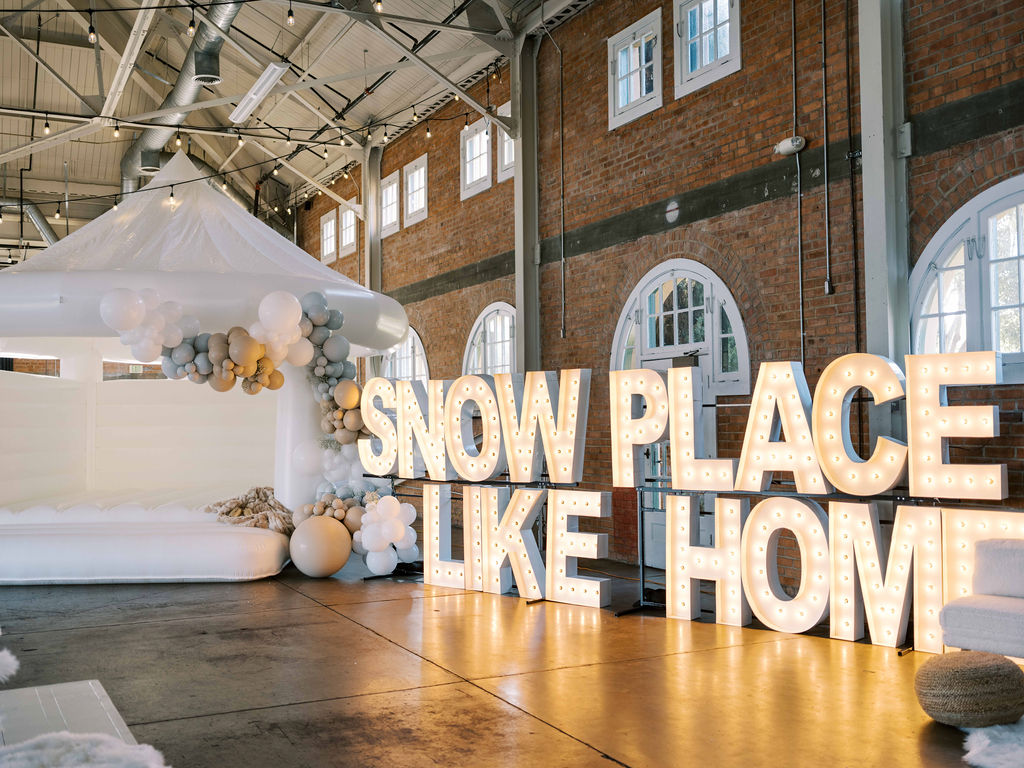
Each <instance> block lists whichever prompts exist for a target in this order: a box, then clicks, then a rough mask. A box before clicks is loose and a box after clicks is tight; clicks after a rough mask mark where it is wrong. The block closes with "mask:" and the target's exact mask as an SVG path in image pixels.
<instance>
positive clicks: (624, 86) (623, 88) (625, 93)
mask: <svg viewBox="0 0 1024 768" xmlns="http://www.w3.org/2000/svg"><path fill="white" fill-rule="evenodd" d="M627 104H629V81H628V80H627V79H626V78H623V79H622V80H619V106H620V107H624V106H626V105H627Z"/></svg>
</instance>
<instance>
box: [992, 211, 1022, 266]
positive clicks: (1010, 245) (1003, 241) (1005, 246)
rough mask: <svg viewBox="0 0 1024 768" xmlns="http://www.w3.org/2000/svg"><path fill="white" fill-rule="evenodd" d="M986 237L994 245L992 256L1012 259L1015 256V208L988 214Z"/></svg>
mask: <svg viewBox="0 0 1024 768" xmlns="http://www.w3.org/2000/svg"><path fill="white" fill-rule="evenodd" d="M988 237H989V241H990V242H991V243H992V246H993V247H994V250H995V253H994V254H993V256H992V258H995V259H1012V258H1014V257H1015V256H1017V209H1016V208H1008V209H1007V210H1005V211H1001V212H1000V213H997V214H996V215H995V216H990V217H989V219H988Z"/></svg>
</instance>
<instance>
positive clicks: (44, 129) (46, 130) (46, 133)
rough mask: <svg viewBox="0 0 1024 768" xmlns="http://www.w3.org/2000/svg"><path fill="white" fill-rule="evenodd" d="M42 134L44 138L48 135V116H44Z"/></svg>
mask: <svg viewBox="0 0 1024 768" xmlns="http://www.w3.org/2000/svg"><path fill="white" fill-rule="evenodd" d="M43 134H44V135H46V136H49V135H50V116H49V114H47V115H46V122H45V123H43Z"/></svg>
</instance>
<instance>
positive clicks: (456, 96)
mask: <svg viewBox="0 0 1024 768" xmlns="http://www.w3.org/2000/svg"><path fill="white" fill-rule="evenodd" d="M455 100H456V101H458V100H459V94H457V93H456V94H455Z"/></svg>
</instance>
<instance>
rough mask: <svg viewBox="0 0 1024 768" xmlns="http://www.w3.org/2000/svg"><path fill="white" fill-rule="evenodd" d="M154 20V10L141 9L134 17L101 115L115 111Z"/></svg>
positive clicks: (97, 42) (111, 113)
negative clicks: (133, 22)
mask: <svg viewBox="0 0 1024 768" xmlns="http://www.w3.org/2000/svg"><path fill="white" fill-rule="evenodd" d="M154 18H156V10H155V9H153V8H146V9H143V10H141V11H139V12H138V13H137V14H136V15H135V24H134V25H132V31H131V32H130V33H129V34H128V43H127V45H126V46H125V49H124V51H123V52H122V53H121V60H120V61H119V62H118V64H117V71H116V72H114V78H113V80H111V82H110V90H109V91H108V92H107V97H106V98H105V99H104V100H103V109H102V110H101V114H103V115H113V114H114V110H115V109H117V105H118V103H120V101H121V96H122V95H123V94H124V89H125V88H126V87H127V85H128V78H130V77H131V75H132V72H133V71H134V69H135V62H136V60H137V59H138V58H139V53H140V52H141V51H142V46H143V45H144V44H145V42H146V36H147V35H148V34H149V28H150V26H151V25H152V23H153V19H154ZM96 44H97V45H99V40H97V41H96Z"/></svg>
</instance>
